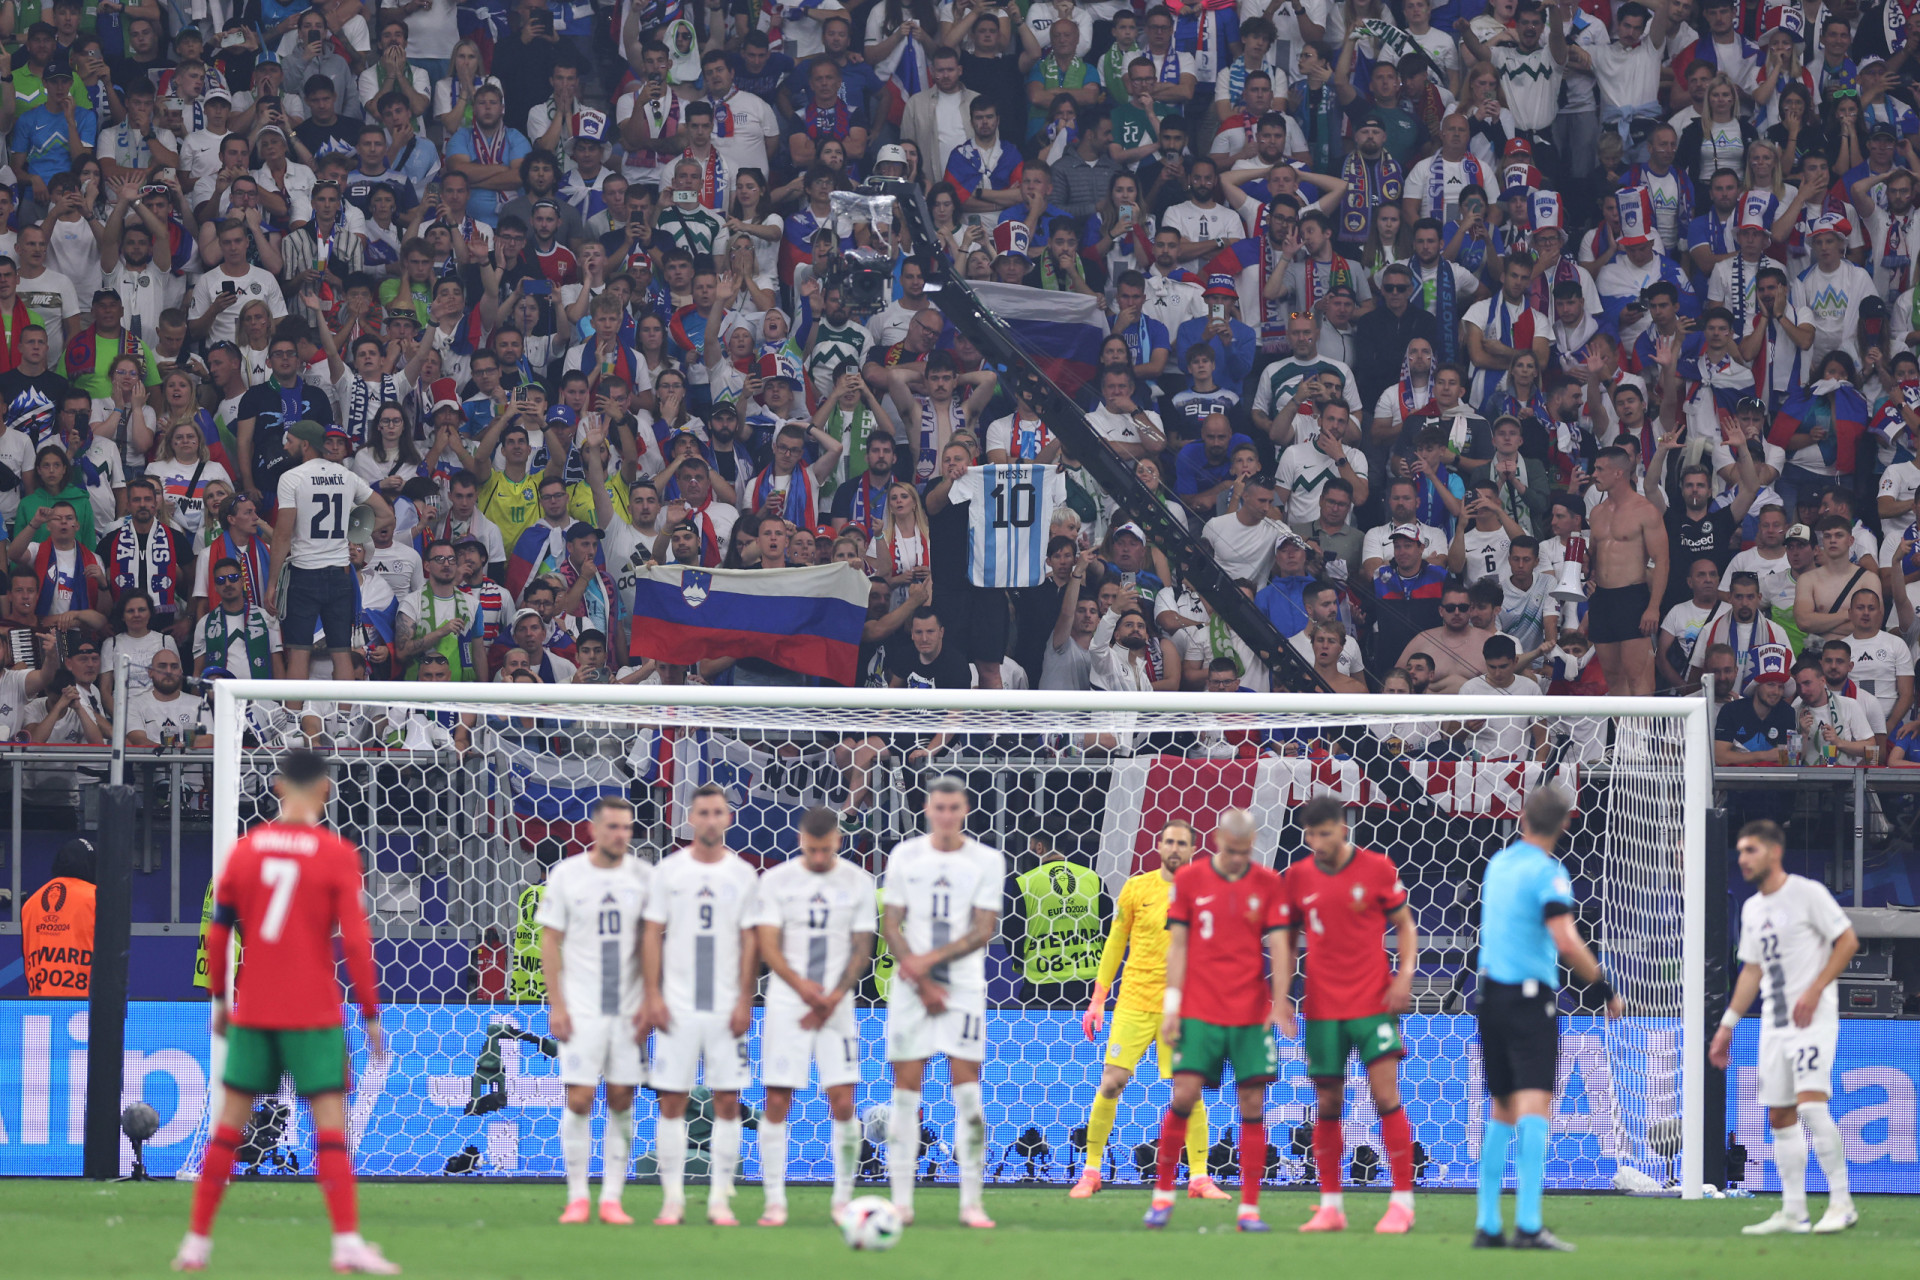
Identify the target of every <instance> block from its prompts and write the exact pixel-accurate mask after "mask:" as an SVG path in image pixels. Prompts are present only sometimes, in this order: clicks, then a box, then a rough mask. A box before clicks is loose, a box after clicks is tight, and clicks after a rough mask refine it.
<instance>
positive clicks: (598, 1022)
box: [560, 1013, 647, 1088]
mask: <svg viewBox="0 0 1920 1280" xmlns="http://www.w3.org/2000/svg"><path fill="white" fill-rule="evenodd" d="M560 1080H561V1083H563V1084H581V1085H586V1086H587V1087H588V1088H592V1087H593V1086H594V1085H597V1084H599V1083H600V1082H601V1081H602V1080H604V1081H606V1082H607V1083H608V1084H625V1085H636V1086H637V1085H643V1084H645V1083H646V1082H647V1057H646V1050H645V1049H644V1048H643V1047H642V1046H641V1045H640V1044H639V1043H638V1042H637V1041H635V1040H634V1038H633V1019H632V1018H630V1017H624V1016H622V1015H620V1014H611V1013H589V1014H575V1015H574V1018H573V1037H572V1038H571V1039H569V1040H568V1041H567V1042H566V1043H565V1044H562V1045H561V1046H560Z"/></svg>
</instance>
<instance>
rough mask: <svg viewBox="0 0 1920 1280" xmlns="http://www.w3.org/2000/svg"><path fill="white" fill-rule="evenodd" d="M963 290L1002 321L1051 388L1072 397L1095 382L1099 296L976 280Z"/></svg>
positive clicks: (1101, 327)
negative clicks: (972, 294) (978, 300)
mask: <svg viewBox="0 0 1920 1280" xmlns="http://www.w3.org/2000/svg"><path fill="white" fill-rule="evenodd" d="M967 287H968V288H970V289H972V290H973V292H974V296H975V297H977V298H979V299H980V305H981V306H982V307H983V308H984V309H985V310H986V311H987V312H989V313H990V314H992V315H994V316H996V317H998V318H999V319H1000V320H1002V321H1004V322H1005V323H1006V326H1007V328H1008V329H1009V330H1011V331H1012V333H1013V339H1014V341H1015V342H1016V343H1017V344H1018V345H1019V347H1020V349H1021V350H1022V351H1023V352H1024V353H1025V354H1026V356H1027V358H1028V359H1030V360H1032V361H1033V362H1034V363H1035V364H1036V365H1038V366H1040V372H1042V373H1044V374H1046V375H1047V377H1048V378H1050V379H1052V381H1053V385H1055V386H1056V387H1059V388H1060V390H1062V391H1064V392H1066V393H1067V394H1068V395H1070V396H1074V395H1078V394H1079V393H1080V390H1081V389H1082V388H1083V387H1085V386H1086V385H1087V383H1089V382H1090V381H1092V380H1093V371H1094V369H1095V367H1096V366H1097V365H1098V364H1099V363H1100V344H1101V343H1102V342H1104V341H1105V340H1106V337H1107V326H1106V324H1105V323H1104V317H1103V316H1102V314H1101V312H1100V300H1099V299H1098V298H1095V297H1093V296H1092V295H1090V294H1084V293H1063V292H1059V291H1056V290H1053V289H1035V288H1031V287H1029V286H1027V285H1023V284H994V283H991V282H984V281H978V280H975V281H970V282H969V283H968V285H967Z"/></svg>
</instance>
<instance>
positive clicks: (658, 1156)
mask: <svg viewBox="0 0 1920 1280" xmlns="http://www.w3.org/2000/svg"><path fill="white" fill-rule="evenodd" d="M654 1158H655V1160H656V1162H657V1163H658V1164H659V1166H660V1190H661V1192H662V1193H663V1200H664V1202H665V1203H666V1204H669V1205H683V1204H685V1203H686V1202H687V1118H686V1116H684V1115H682V1116H681V1117H680V1118H679V1119H677V1120H669V1119H667V1118H666V1117H665V1116H661V1117H660V1123H659V1124H658V1125H656V1126H655V1127H654Z"/></svg>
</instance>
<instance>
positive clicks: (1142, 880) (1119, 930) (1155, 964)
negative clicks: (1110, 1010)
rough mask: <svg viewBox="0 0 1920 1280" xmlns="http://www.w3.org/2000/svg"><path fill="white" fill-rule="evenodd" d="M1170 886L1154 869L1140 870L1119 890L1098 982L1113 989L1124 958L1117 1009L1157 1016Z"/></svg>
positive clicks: (1164, 978)
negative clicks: (1123, 975)
mask: <svg viewBox="0 0 1920 1280" xmlns="http://www.w3.org/2000/svg"><path fill="white" fill-rule="evenodd" d="M1172 888H1173V886H1172V885H1171V884H1169V883H1167V881H1166V880H1164V879H1163V878H1162V877H1161V875H1160V873H1159V872H1158V871H1147V872H1143V873H1141V874H1140V875H1137V876H1135V877H1133V878H1132V879H1131V880H1129V881H1127V882H1126V884H1124V885H1122V886H1121V887H1120V900H1119V902H1118V904H1117V905H1116V907H1115V910H1114V913H1113V929H1112V931H1111V932H1109V933H1108V934H1107V945H1106V949H1105V950H1103V951H1102V952H1101V953H1100V975H1099V978H1098V979H1097V980H1098V981H1099V983H1100V984H1101V985H1102V986H1108V987H1110V986H1112V985H1113V980H1114V977H1115V975H1117V974H1118V973H1119V972H1120V961H1121V959H1122V958H1123V957H1124V958H1125V960H1126V962H1127V976H1126V980H1125V981H1124V982H1122V983H1121V984H1120V998H1119V1000H1118V1001H1117V1002H1115V1004H1114V1009H1115V1010H1116V1011H1118V1010H1121V1009H1138V1010H1144V1011H1146V1012H1150V1013H1155V1014H1157V1013H1159V1012H1160V1000H1161V997H1162V996H1163V995H1164V994H1165V988H1166V982H1167V898H1168V895H1169V892H1170V891H1171V890H1172Z"/></svg>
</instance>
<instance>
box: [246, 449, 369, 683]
mask: <svg viewBox="0 0 1920 1280" xmlns="http://www.w3.org/2000/svg"><path fill="white" fill-rule="evenodd" d="M325 439H326V429H325V428H324V427H322V426H321V425H320V424H319V423H317V422H315V421H313V420H312V419H311V418H302V419H301V420H300V421H298V422H296V423H294V424H293V425H292V426H290V427H288V428H287V434H286V440H285V443H284V446H283V447H284V448H285V449H286V453H287V457H288V458H289V459H290V460H292V462H293V463H294V464H295V465H293V466H292V467H289V468H288V469H287V470H285V471H283V472H281V474H280V480H279V484H278V486H277V488H276V490H275V493H276V496H277V497H278V500H279V510H278V512H277V513H276V514H275V516H274V521H273V550H272V552H271V556H270V559H269V561H268V568H267V583H268V590H270V591H274V592H276V593H278V592H280V591H281V590H282V588H281V585H280V583H281V571H282V570H285V573H286V583H285V588H284V590H285V596H284V603H283V605H282V607H280V608H278V609H274V610H273V612H276V613H278V614H279V617H280V622H281V634H282V635H284V636H285V637H286V646H287V678H288V679H290V680H305V679H306V678H307V671H308V669H309V667H310V665H311V662H312V657H313V654H312V650H313V649H314V647H315V643H316V641H315V636H316V634H317V633H320V632H324V635H323V636H322V637H321V639H320V641H319V647H320V648H323V649H325V650H326V651H327V654H328V656H329V657H332V656H333V655H335V654H345V653H346V652H347V650H348V648H349V647H350V645H351V643H352V640H353V627H354V622H355V619H356V617H357V616H358V612H359V604H358V600H359V587H358V585H357V583H358V578H357V577H356V576H355V574H354V571H353V565H352V564H351V563H350V562H349V561H350V556H349V554H348V546H347V543H348V538H347V531H348V526H349V524H350V523H351V521H352V517H353V509H354V508H355V507H357V506H360V505H361V504H363V503H364V504H366V505H368V506H371V507H372V508H373V510H374V513H375V515H376V516H377V518H378V522H379V524H380V525H383V526H385V527H387V528H392V527H393V508H392V507H391V506H389V505H388V503H387V500H386V499H385V498H384V497H382V496H381V495H380V494H378V493H376V492H374V490H373V489H372V487H371V486H369V485H368V484H367V482H366V481H365V480H363V479H361V478H360V477H359V476H357V475H355V474H354V473H353V472H351V471H349V470H347V469H346V468H345V467H343V466H341V465H340V464H339V463H337V462H329V461H328V460H327V459H325V458H323V457H321V456H320V446H321V442H322V441H323V440H325ZM334 678H335V679H345V680H350V679H352V678H353V666H352V664H351V663H348V662H346V661H345V660H344V659H343V660H342V661H341V662H340V663H339V664H338V665H337V666H336V667H335V669H334Z"/></svg>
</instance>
